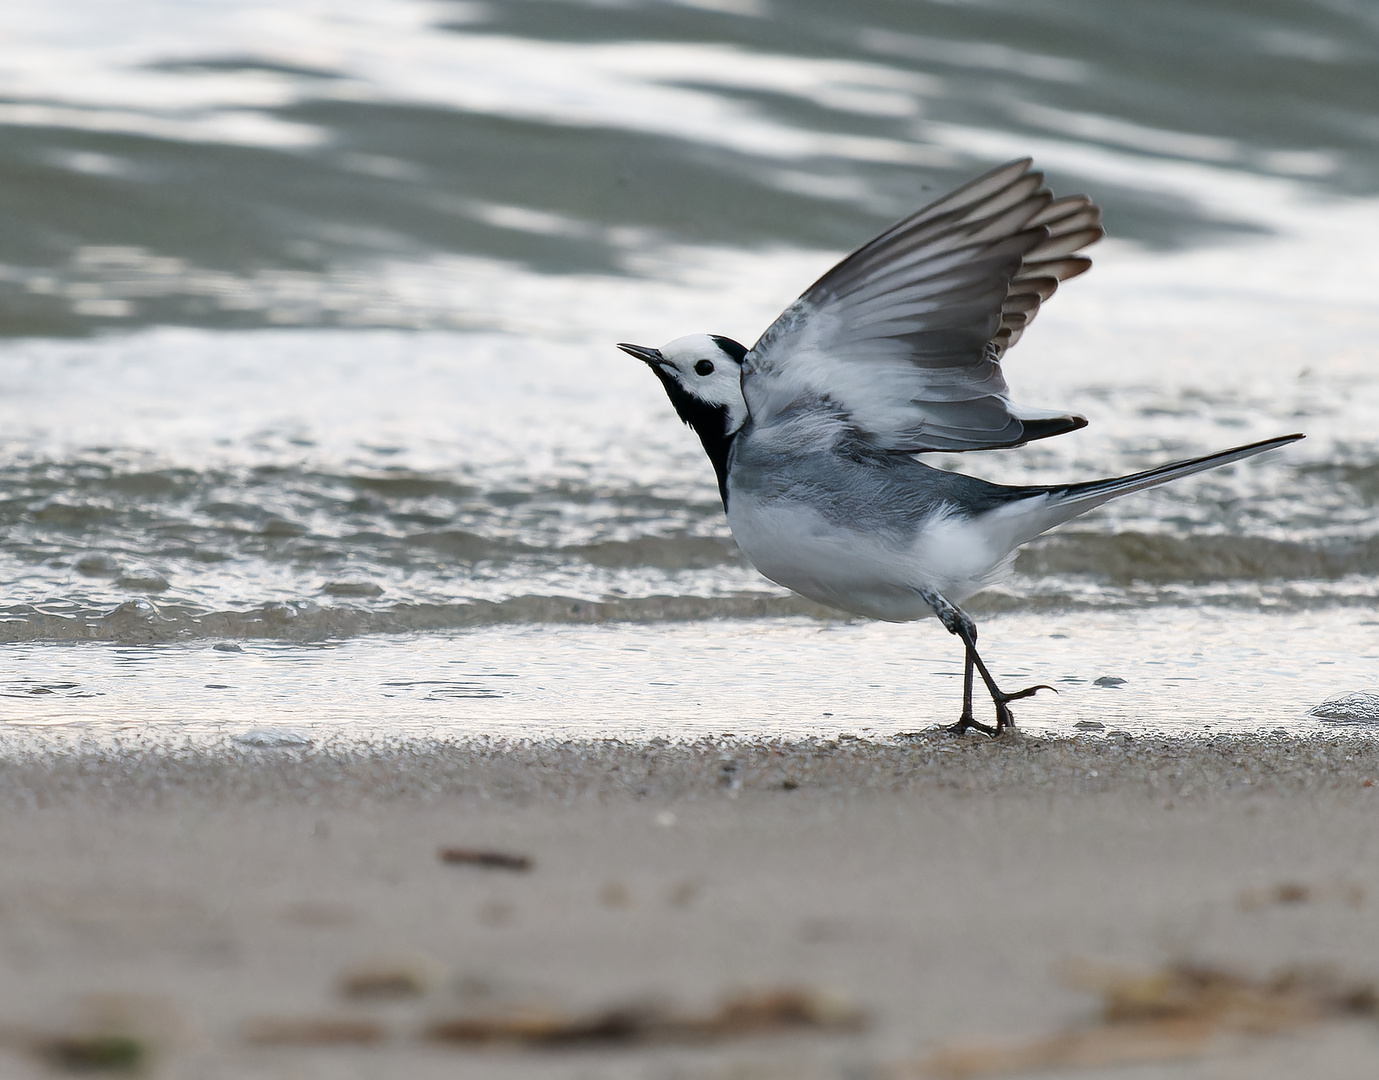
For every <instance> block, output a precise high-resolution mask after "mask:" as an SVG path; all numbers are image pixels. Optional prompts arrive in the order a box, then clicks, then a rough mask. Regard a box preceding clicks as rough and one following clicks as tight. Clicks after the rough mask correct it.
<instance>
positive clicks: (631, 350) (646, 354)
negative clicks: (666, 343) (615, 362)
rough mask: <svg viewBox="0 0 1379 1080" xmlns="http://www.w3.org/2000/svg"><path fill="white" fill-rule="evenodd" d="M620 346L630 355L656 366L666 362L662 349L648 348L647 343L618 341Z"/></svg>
mask: <svg viewBox="0 0 1379 1080" xmlns="http://www.w3.org/2000/svg"><path fill="white" fill-rule="evenodd" d="M618 348H620V349H621V350H622V351H623V352H625V353H627V355H628V356H635V357H636V358H637V359H638V360H641V361H643V362H645V363H648V364H650V365H651V366H652V367H654V368H657V367H661V366H662V365H664V364H665V362H666V358H665V357H664V356H662V355H661V350H660V349H648V348H647V347H646V346H645V345H626V344H624V343H622V342H619V343H618Z"/></svg>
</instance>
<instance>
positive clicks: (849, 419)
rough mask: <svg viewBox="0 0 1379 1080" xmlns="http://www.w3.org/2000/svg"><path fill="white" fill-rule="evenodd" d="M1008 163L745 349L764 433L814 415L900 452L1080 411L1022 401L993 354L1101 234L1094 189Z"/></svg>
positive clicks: (830, 282)
mask: <svg viewBox="0 0 1379 1080" xmlns="http://www.w3.org/2000/svg"><path fill="white" fill-rule="evenodd" d="M1043 181H1044V178H1043V174H1041V173H1039V172H1035V171H1033V169H1032V168H1031V162H1030V161H1029V159H1024V160H1021V161H1013V162H1010V163H1009V164H1007V165H1003V166H1001V167H1000V168H997V169H993V170H992V171H991V172H989V173H986V174H985V175H983V176H979V177H977V178H976V179H975V180H973V181H971V182H970V183H968V184H965V185H963V186H962V187H960V188H958V189H957V190H956V191H954V192H952V193H951V194H949V195H946V196H944V197H943V198H941V199H939V200H938V201H937V202H934V203H931V204H930V205H929V206H926V207H924V208H923V209H922V210H919V211H917V212H916V213H914V214H911V215H910V216H909V217H907V218H905V219H904V220H902V221H899V222H897V223H896V224H895V225H893V226H891V228H889V229H887V230H886V231H885V232H883V233H882V234H881V235H880V236H878V237H876V238H875V239H874V240H872V241H870V242H869V243H867V244H864V245H863V246H862V247H860V248H858V249H857V250H856V251H854V252H853V253H852V254H851V255H849V256H848V257H847V258H845V259H843V260H842V261H841V262H840V263H838V265H837V266H835V267H833V269H831V270H830V271H829V272H828V273H826V274H825V275H824V276H823V277H821V278H820V279H819V280H818V281H816V282H815V283H814V284H813V285H811V286H810V287H809V288H808V289H807V290H805V292H804V294H803V295H802V296H801V297H800V298H799V299H798V300H797V301H795V303H794V304H792V305H791V306H790V307H789V308H787V309H786V310H785V312H784V313H782V315H781V317H780V318H779V319H777V320H776V321H775V323H773V324H772V325H771V326H770V327H769V328H768V329H767V331H766V333H765V334H763V335H762V336H761V339H760V340H759V341H758V342H757V343H756V345H755V346H754V347H753V348H752V349H751V351H750V352H749V353H748V355H747V357H746V359H745V361H744V365H743V391H744V393H745V394H746V395H747V402H748V407H749V408H750V410H751V413H752V418H753V420H754V421H755V422H756V423H758V424H760V425H768V424H771V423H773V422H776V421H777V420H780V419H782V418H785V417H797V416H799V415H801V414H802V412H808V411H809V410H811V409H813V410H816V411H822V412H824V413H826V414H827V415H828V416H830V417H833V418H835V419H837V420H839V421H841V423H842V425H843V426H844V427H845V428H846V429H847V431H848V433H849V436H850V437H851V438H853V439H855V440H857V441H859V442H861V443H864V444H868V445H871V446H873V447H875V448H877V449H881V450H887V451H898V452H907V453H913V452H919V451H924V450H971V449H984V448H990V447H996V446H1016V445H1019V444H1021V443H1024V442H1028V441H1029V440H1030V439H1035V438H1044V437H1046V436H1049V435H1055V434H1059V433H1060V432H1063V431H1071V430H1073V429H1074V428H1077V427H1081V426H1083V424H1085V423H1086V421H1085V420H1083V419H1082V418H1081V417H1079V416H1072V415H1062V414H1059V413H1057V412H1050V411H1047V410H1038V409H1029V408H1025V407H1022V406H1018V405H1015V404H1013V403H1012V402H1011V401H1010V400H1009V397H1008V393H1007V387H1006V382H1005V378H1004V376H1003V375H1002V373H1001V366H1000V361H1001V358H1002V357H1003V356H1004V354H1005V352H1006V350H1008V349H1009V348H1010V347H1011V346H1012V345H1014V344H1015V342H1016V341H1018V340H1019V338H1020V335H1021V334H1022V333H1024V330H1025V328H1026V327H1027V326H1028V325H1029V323H1030V322H1031V321H1032V320H1033V319H1034V317H1035V315H1037V314H1038V312H1039V307H1040V305H1041V304H1043V303H1044V302H1045V301H1046V300H1048V299H1049V297H1051V296H1052V295H1053V294H1054V292H1055V291H1056V290H1057V288H1058V285H1059V283H1060V282H1062V281H1066V280H1068V279H1069V278H1072V277H1076V276H1077V275H1078V274H1081V273H1084V272H1085V271H1086V270H1087V269H1088V268H1089V267H1090V266H1091V260H1090V259H1088V258H1087V257H1086V256H1084V255H1080V254H1078V252H1080V251H1081V250H1082V249H1083V248H1085V247H1087V246H1088V245H1090V244H1093V243H1095V242H1096V241H1097V240H1098V239H1100V238H1101V236H1102V235H1103V230H1102V228H1101V210H1100V209H1099V208H1098V207H1097V206H1096V205H1095V204H1093V203H1092V201H1091V199H1089V198H1088V197H1087V196H1085V195H1071V196H1064V197H1062V198H1054V197H1053V194H1052V193H1051V192H1050V191H1049V190H1048V189H1047V188H1045V187H1044V182H1043Z"/></svg>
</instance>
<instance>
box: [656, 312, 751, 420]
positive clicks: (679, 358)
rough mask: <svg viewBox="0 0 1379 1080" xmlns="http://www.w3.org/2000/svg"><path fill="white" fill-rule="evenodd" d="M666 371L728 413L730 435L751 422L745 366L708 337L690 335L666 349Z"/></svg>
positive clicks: (691, 392)
mask: <svg viewBox="0 0 1379 1080" xmlns="http://www.w3.org/2000/svg"><path fill="white" fill-rule="evenodd" d="M660 352H661V357H662V359H663V360H664V361H665V363H664V364H663V365H662V368H663V370H665V371H666V372H667V374H669V375H670V376H671V377H672V378H674V379H675V381H676V382H678V383H679V384H680V385H681V386H682V387H684V389H685V392H686V393H688V394H690V395H691V396H693V397H696V398H698V399H699V400H700V401H702V402H704V403H705V404H707V405H713V406H716V407H721V408H724V409H726V410H727V412H728V429H727V433H728V434H731V433H732V432H734V431H737V430H738V429H739V428H741V427H742V425H743V424H745V423H746V422H747V417H748V412H747V399H746V398H745V397H743V395H742V365H741V364H739V363H738V361H737V359H736V358H735V357H734V356H733V355H732V354H731V353H728V352H726V351H724V349H723V347H722V346H721V345H720V344H719V343H718V342H717V341H716V340H715V339H714V338H713V337H711V336H710V335H708V334H690V335H689V336H688V337H682V338H676V339H675V340H674V341H672V342H671V343H670V344H669V345H665V346H662V348H661V350H660Z"/></svg>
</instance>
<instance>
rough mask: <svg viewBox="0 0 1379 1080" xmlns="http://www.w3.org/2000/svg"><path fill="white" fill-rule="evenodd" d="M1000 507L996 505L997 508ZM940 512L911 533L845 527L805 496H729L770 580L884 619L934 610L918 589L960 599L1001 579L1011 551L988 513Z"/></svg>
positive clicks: (734, 517) (731, 513)
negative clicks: (901, 534) (802, 498)
mask: <svg viewBox="0 0 1379 1080" xmlns="http://www.w3.org/2000/svg"><path fill="white" fill-rule="evenodd" d="M998 513H999V512H998ZM993 516H994V515H985V517H984V518H982V519H972V518H963V517H955V516H950V517H945V518H940V519H938V520H932V521H930V522H929V523H928V524H927V525H926V526H925V527H924V528H922V529H921V530H919V535H918V536H917V537H914V538H902V537H897V536H894V535H889V534H883V533H874V532H866V531H859V530H853V529H848V528H846V527H843V526H841V525H839V524H837V523H834V522H830V521H828V520H826V519H825V518H823V517H822V516H821V515H820V514H818V513H817V512H816V511H814V510H812V509H810V508H809V507H808V506H806V505H805V504H804V503H801V502H796V501H793V500H786V499H773V500H770V501H769V502H766V503H760V502H757V501H755V500H753V499H750V498H745V499H741V500H738V499H734V500H730V502H729V506H728V524H729V525H730V526H731V528H732V530H733V537H734V538H735V539H736V540H737V543H738V546H739V547H741V548H742V550H743V552H744V554H746V556H747V558H749V559H750V560H751V561H752V564H753V565H754V566H755V567H756V568H757V569H758V570H760V571H761V572H762V573H763V574H765V575H766V576H767V577H768V578H770V579H771V580H772V581H774V582H777V583H778V584H781V585H784V586H785V587H786V588H787V589H793V590H794V591H795V592H797V593H799V594H800V595H802V596H807V597H809V598H810V599H811V600H817V601H818V602H819V603H821V604H828V605H829V606H830V607H836V608H839V609H841V610H843V611H848V612H852V613H854V614H857V615H866V616H869V617H870V618H873V619H883V620H886V621H887V622H906V621H908V620H910V619H921V618H923V617H924V616H926V615H932V614H933V610H932V609H931V608H930V607H929V605H928V604H926V603H925V602H924V601H923V600H921V599H920V597H919V595H918V592H917V591H916V590H918V589H921V588H923V589H932V590H934V591H935V592H938V593H940V594H942V595H943V596H944V597H945V598H946V599H948V600H949V601H951V602H952V603H955V604H957V603H961V602H962V601H963V600H965V599H966V598H967V597H969V596H971V595H972V594H973V593H976V592H979V591H980V590H982V589H984V588H986V587H987V586H989V585H992V584H994V583H995V582H996V581H998V580H1000V579H1001V578H1002V577H1003V576H1004V575H1005V573H1006V572H1007V571H1008V569H1009V566H1010V563H1011V561H1012V556H1013V552H1012V551H1011V550H1010V548H1009V547H1007V546H1006V544H1004V543H1002V542H1001V537H1000V536H999V535H996V534H998V533H1000V532H1003V531H1004V530H1001V529H996V530H993V529H992V528H991V525H992V524H993V522H991V521H990V520H989V519H991V518H992V517H993Z"/></svg>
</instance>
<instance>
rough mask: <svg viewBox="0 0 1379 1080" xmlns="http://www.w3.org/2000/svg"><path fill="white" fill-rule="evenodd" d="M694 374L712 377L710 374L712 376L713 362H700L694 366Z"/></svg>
mask: <svg viewBox="0 0 1379 1080" xmlns="http://www.w3.org/2000/svg"><path fill="white" fill-rule="evenodd" d="M694 373H695V374H696V375H712V374H713V361H712V360H700V361H699V363H697V364H695V365H694Z"/></svg>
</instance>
